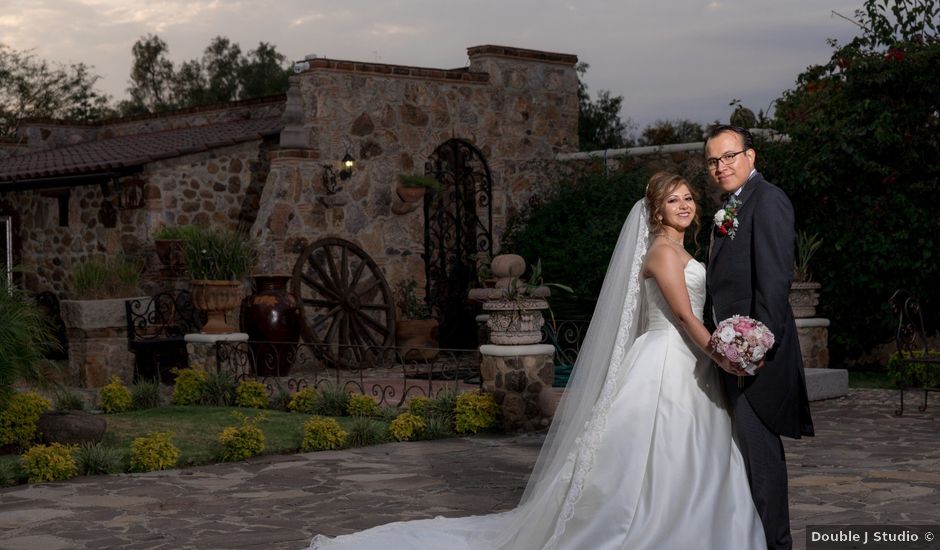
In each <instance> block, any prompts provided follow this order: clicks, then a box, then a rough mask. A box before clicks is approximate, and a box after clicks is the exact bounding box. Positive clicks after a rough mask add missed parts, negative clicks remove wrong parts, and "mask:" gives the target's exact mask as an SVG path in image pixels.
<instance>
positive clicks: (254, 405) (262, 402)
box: [235, 380, 268, 409]
mask: <svg viewBox="0 0 940 550" xmlns="http://www.w3.org/2000/svg"><path fill="white" fill-rule="evenodd" d="M235 404H236V405H238V406H239V407H248V408H251V409H266V408H268V390H267V388H265V387H264V384H262V383H261V382H258V381H257V380H243V381H242V382H241V383H240V384H238V387H237V388H235Z"/></svg>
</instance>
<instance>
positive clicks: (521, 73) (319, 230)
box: [252, 46, 578, 285]
mask: <svg viewBox="0 0 940 550" xmlns="http://www.w3.org/2000/svg"><path fill="white" fill-rule="evenodd" d="M469 57H470V64H469V67H468V68H466V69H456V70H437V69H422V68H416V67H404V66H395V65H383V64H376V63H357V62H349V61H337V60H330V59H315V60H312V61H311V62H310V68H309V69H308V70H306V71H305V72H303V73H301V74H298V75H295V76H293V77H291V89H290V90H289V91H288V95H287V107H286V111H285V118H284V119H285V129H284V132H282V136H281V147H282V149H281V151H279V152H277V153H276V154H275V155H274V156H273V157H272V161H271V172H270V175H269V177H268V183H267V185H266V187H265V190H264V195H263V197H262V200H261V203H260V211H259V213H258V218H257V221H256V222H255V225H254V228H253V229H252V233H253V235H254V236H256V237H257V238H258V239H259V240H260V241H262V242H264V243H266V245H272V246H266V250H265V251H264V253H265V259H264V262H265V263H266V264H267V265H269V266H272V267H271V269H273V270H281V271H290V269H292V267H293V265H294V262H295V261H296V257H297V253H298V252H299V251H300V250H302V248H303V246H304V245H305V244H307V243H309V242H312V241H314V240H316V239H317V238H320V237H324V236H338V237H341V238H344V239H348V240H351V241H353V242H356V243H358V244H359V245H360V246H361V247H362V248H363V249H364V250H365V251H366V252H367V253H368V254H369V255H370V256H372V258H373V259H374V260H375V261H376V263H377V264H378V265H379V266H380V267H382V268H383V270H384V271H385V275H386V278H387V279H388V280H389V282H390V284H392V285H394V283H395V282H396V281H398V280H401V279H402V278H405V277H411V276H416V275H419V274H423V273H424V262H423V260H422V259H421V254H422V253H423V252H424V233H423V232H424V215H423V211H422V210H421V209H417V210H413V211H411V212H408V213H405V214H396V213H394V212H393V211H392V204H393V202H394V201H395V200H396V198H395V197H394V193H395V191H394V188H395V182H396V177H397V175H398V174H400V173H415V172H417V173H422V172H423V170H424V164H425V162H426V161H427V160H428V159H429V158H430V157H431V155H432V154H433V153H434V151H435V149H436V148H437V147H439V146H440V145H442V144H444V143H445V142H447V141H448V140H450V139H453V138H457V139H461V140H464V141H466V142H468V143H470V144H471V145H473V146H474V147H475V148H476V149H477V150H479V151H480V152H481V153H482V155H483V157H484V158H485V159H486V161H487V163H488V165H489V169H490V171H491V174H492V180H493V182H492V183H493V195H492V200H493V202H492V205H493V208H492V212H493V217H492V222H493V235H494V238H496V239H498V237H499V235H501V233H502V231H503V228H504V227H505V225H506V220H507V218H508V217H509V216H511V215H512V213H513V212H515V211H516V210H518V209H519V208H521V207H522V205H524V204H525V202H526V201H527V199H528V197H529V196H530V195H531V193H532V190H531V184H532V182H533V181H534V180H535V178H536V177H537V164H538V163H539V162H541V161H546V160H548V159H551V158H553V157H554V156H555V155H556V154H558V153H562V152H571V151H574V150H576V148H577V118H578V103H577V84H578V80H577V74H576V72H575V70H574V64H575V63H576V61H577V58H575V57H574V56H570V55H562V54H550V53H545V52H535V51H531V50H520V49H515V48H503V47H497V46H481V47H477V48H470V50H469ZM347 149H348V152H349V153H350V154H351V155H352V156H353V157H354V158H355V160H356V168H355V171H354V172H353V174H352V176H351V177H350V178H349V179H348V180H346V181H341V182H340V185H341V190H340V191H339V192H338V193H337V194H335V195H329V194H327V193H326V191H325V189H324V187H323V185H322V183H321V176H322V173H323V166H324V165H329V166H331V167H333V168H334V169H335V170H337V171H338V170H339V161H340V159H341V158H342V157H343V155H344V154H345V153H346V152H347ZM495 245H496V248H498V242H496V243H495ZM419 278H420V275H419Z"/></svg>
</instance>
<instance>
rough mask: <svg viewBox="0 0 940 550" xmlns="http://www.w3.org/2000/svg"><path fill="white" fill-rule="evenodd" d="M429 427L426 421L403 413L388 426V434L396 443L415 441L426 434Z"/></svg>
mask: <svg viewBox="0 0 940 550" xmlns="http://www.w3.org/2000/svg"><path fill="white" fill-rule="evenodd" d="M426 427H427V425H426V424H425V422H424V419H423V418H421V417H420V416H418V415H415V414H412V413H407V412H405V413H401V414H400V415H398V417H397V418H396V419H395V420H392V422H391V424H389V426H388V433H389V434H390V435H391V436H392V437H394V438H395V440H396V441H413V440H415V439H418V438H420V437H421V436H422V434H423V433H424V429H425V428H426Z"/></svg>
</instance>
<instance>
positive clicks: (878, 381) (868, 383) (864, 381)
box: [849, 369, 897, 390]
mask: <svg viewBox="0 0 940 550" xmlns="http://www.w3.org/2000/svg"><path fill="white" fill-rule="evenodd" d="M849 387H850V388H885V389H892V390H893V389H897V386H896V385H895V384H894V382H892V381H891V377H890V376H888V373H887V372H885V371H883V370H852V369H849Z"/></svg>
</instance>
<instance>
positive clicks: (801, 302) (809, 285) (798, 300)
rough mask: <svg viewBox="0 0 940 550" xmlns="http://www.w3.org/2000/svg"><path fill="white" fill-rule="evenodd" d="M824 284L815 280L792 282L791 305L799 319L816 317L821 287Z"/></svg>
mask: <svg viewBox="0 0 940 550" xmlns="http://www.w3.org/2000/svg"><path fill="white" fill-rule="evenodd" d="M820 288H822V285H821V284H819V283H814V282H805V283H803V282H794V283H791V284H790V307H792V308H793V316H794V317H796V318H797V319H800V318H805V317H814V316H815V315H816V306H817V305H819V289H820Z"/></svg>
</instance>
